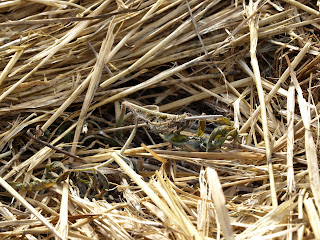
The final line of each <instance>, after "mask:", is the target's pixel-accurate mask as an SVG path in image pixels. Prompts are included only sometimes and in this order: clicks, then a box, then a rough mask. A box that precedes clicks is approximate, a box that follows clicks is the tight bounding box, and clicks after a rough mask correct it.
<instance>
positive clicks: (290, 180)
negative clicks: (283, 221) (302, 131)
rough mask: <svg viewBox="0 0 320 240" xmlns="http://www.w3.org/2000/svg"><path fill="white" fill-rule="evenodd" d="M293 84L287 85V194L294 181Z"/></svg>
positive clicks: (291, 189) (292, 190) (290, 191)
mask: <svg viewBox="0 0 320 240" xmlns="http://www.w3.org/2000/svg"><path fill="white" fill-rule="evenodd" d="M294 93H295V91H294V86H293V85H292V84H291V85H290V86H289V91H288V98H287V126H288V136H287V169H288V170H287V188H288V193H289V195H292V194H293V193H294V192H295V191H296V189H295V181H294V169H293V150H294V107H295V96H294Z"/></svg>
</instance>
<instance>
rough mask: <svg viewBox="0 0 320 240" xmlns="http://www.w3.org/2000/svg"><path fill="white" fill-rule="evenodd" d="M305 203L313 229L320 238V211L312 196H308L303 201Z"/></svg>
mask: <svg viewBox="0 0 320 240" xmlns="http://www.w3.org/2000/svg"><path fill="white" fill-rule="evenodd" d="M303 205H304V206H305V208H306V211H307V215H308V218H309V222H310V225H311V228H312V230H313V233H314V235H315V237H316V239H320V218H319V213H318V211H317V209H316V207H315V205H314V203H313V201H312V199H311V198H307V199H305V200H304V201H303Z"/></svg>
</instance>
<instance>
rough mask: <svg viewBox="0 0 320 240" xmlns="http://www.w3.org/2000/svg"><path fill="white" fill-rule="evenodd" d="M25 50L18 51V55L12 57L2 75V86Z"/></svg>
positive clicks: (0, 78) (0, 81)
mask: <svg viewBox="0 0 320 240" xmlns="http://www.w3.org/2000/svg"><path fill="white" fill-rule="evenodd" d="M23 50H24V49H23V48H22V49H20V50H18V51H16V53H15V54H14V55H13V56H12V58H11V59H10V61H9V62H8V64H7V65H6V67H5V68H4V69H3V71H2V72H1V75H0V85H1V84H2V83H3V81H4V79H5V78H6V77H7V76H8V74H9V72H10V71H11V69H12V68H13V66H14V65H15V64H16V62H17V61H18V60H19V59H20V57H21V55H22V53H23ZM2 100H3V98H0V102H1V101H2Z"/></svg>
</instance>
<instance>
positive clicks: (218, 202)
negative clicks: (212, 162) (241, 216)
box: [207, 167, 234, 240]
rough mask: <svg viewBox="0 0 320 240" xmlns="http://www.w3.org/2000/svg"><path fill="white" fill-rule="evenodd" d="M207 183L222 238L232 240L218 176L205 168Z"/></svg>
mask: <svg viewBox="0 0 320 240" xmlns="http://www.w3.org/2000/svg"><path fill="white" fill-rule="evenodd" d="M207 181H208V185H209V189H210V191H211V197H212V200H213V203H214V206H215V210H216V212H217V215H218V219H219V223H220V224H221V228H222V232H223V234H224V237H225V239H227V240H232V239H234V234H233V229H232V226H231V224H230V219H229V215H228V209H227V207H226V199H225V196H224V193H223V190H222V187H221V183H220V180H219V177H218V174H217V172H216V170H214V169H213V168H209V167H208V168H207Z"/></svg>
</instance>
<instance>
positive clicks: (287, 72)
mask: <svg viewBox="0 0 320 240" xmlns="http://www.w3.org/2000/svg"><path fill="white" fill-rule="evenodd" d="M310 47H311V39H310V40H309V41H308V42H306V44H305V45H304V47H303V48H302V49H301V50H300V51H299V54H298V55H297V56H296V57H295V59H294V60H293V62H292V63H291V66H292V68H293V69H295V68H296V67H297V66H298V64H299V63H300V61H301V60H302V58H303V57H304V56H305V55H306V53H307V52H308V50H309V48H310ZM289 75H290V69H289V67H288V68H287V69H286V70H285V72H284V73H283V74H282V75H281V77H280V78H279V80H278V82H277V83H276V84H275V85H274V86H273V88H272V89H271V91H270V92H269V94H268V95H267V96H266V99H265V103H266V104H268V103H269V102H270V101H271V99H272V98H273V97H274V96H275V95H276V94H277V92H278V90H279V88H280V86H281V84H282V83H283V82H284V81H285V80H287V78H288V77H289ZM260 111H261V107H260V106H259V107H257V109H256V110H255V111H254V112H253V113H252V115H251V117H250V118H249V119H248V120H247V121H246V122H245V123H244V124H243V126H242V127H241V129H240V130H239V133H245V132H246V131H247V129H248V128H249V127H250V125H251V122H252V120H253V119H255V118H257V116H258V115H259V113H260Z"/></svg>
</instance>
